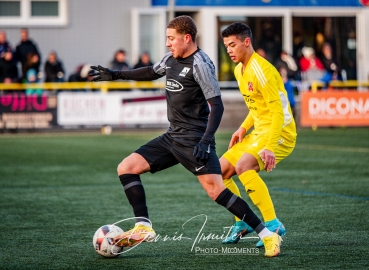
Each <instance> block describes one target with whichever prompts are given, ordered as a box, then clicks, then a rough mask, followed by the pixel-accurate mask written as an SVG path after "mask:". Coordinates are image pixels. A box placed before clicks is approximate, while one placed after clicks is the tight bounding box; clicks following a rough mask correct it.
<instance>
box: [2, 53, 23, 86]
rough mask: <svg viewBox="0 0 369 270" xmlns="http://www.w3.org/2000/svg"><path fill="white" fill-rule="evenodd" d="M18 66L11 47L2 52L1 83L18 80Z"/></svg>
mask: <svg viewBox="0 0 369 270" xmlns="http://www.w3.org/2000/svg"><path fill="white" fill-rule="evenodd" d="M18 79H19V78H18V67H17V63H16V62H15V60H14V59H13V53H12V51H11V49H9V50H8V51H5V52H3V53H2V57H1V58H0V83H14V82H18Z"/></svg>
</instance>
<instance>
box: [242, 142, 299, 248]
mask: <svg viewBox="0 0 369 270" xmlns="http://www.w3.org/2000/svg"><path fill="white" fill-rule="evenodd" d="M266 141H267V136H266V135H263V136H254V138H253V139H252V140H251V142H252V143H251V145H248V146H247V147H245V154H244V155H243V156H242V157H241V159H240V160H239V161H238V163H237V164H236V172H237V174H238V177H239V179H240V181H241V183H242V184H243V185H244V187H245V189H246V192H247V194H248V195H249V197H250V199H251V200H252V202H253V203H254V204H255V205H256V206H257V207H258V208H259V210H260V212H261V214H262V216H263V219H264V222H265V226H266V227H267V228H268V229H269V230H271V231H274V232H278V234H279V235H281V236H283V235H285V234H286V229H285V227H284V225H283V224H282V223H281V222H280V220H279V219H278V218H277V216H276V212H275V208H274V205H273V201H272V198H271V196H270V194H269V191H268V187H267V186H266V184H265V182H264V181H263V179H262V178H261V177H260V175H259V174H258V172H259V171H260V170H263V169H264V163H263V161H262V160H261V157H260V156H259V154H258V153H259V152H260V151H261V150H262V149H263V148H264V146H265V144H266ZM292 149H293V147H292ZM291 151H292V150H291V148H287V149H284V148H283V147H282V148H281V145H278V146H277V148H276V150H275V156H276V162H277V163H278V162H280V161H281V160H282V159H283V158H285V157H286V156H287V155H288V154H287V152H288V153H290V152H291ZM256 246H257V247H262V246H263V242H262V241H259V242H258V243H257V244H256Z"/></svg>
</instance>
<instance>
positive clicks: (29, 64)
mask: <svg viewBox="0 0 369 270" xmlns="http://www.w3.org/2000/svg"><path fill="white" fill-rule="evenodd" d="M39 67H40V58H39V56H38V54H37V53H36V52H30V53H28V54H27V60H26V62H25V63H24V64H23V66H22V73H23V74H25V75H26V77H25V78H23V81H26V82H29V78H28V76H29V74H35V76H36V77H37V80H33V79H32V82H38V78H39V75H40V73H39ZM30 70H32V72H29V71H30ZM32 76H33V75H32ZM24 79H25V80H24Z"/></svg>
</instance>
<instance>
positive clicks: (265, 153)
mask: <svg viewBox="0 0 369 270" xmlns="http://www.w3.org/2000/svg"><path fill="white" fill-rule="evenodd" d="M260 157H261V160H262V161H263V162H264V169H265V171H267V172H271V171H272V170H273V169H274V168H275V166H276V162H275V155H274V153H273V152H272V151H270V150H268V149H263V150H261V152H260Z"/></svg>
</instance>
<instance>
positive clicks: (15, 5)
mask: <svg viewBox="0 0 369 270" xmlns="http://www.w3.org/2000/svg"><path fill="white" fill-rule="evenodd" d="M5 16H9V17H12V16H18V17H19V16H20V1H11V2H9V1H0V17H5Z"/></svg>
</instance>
